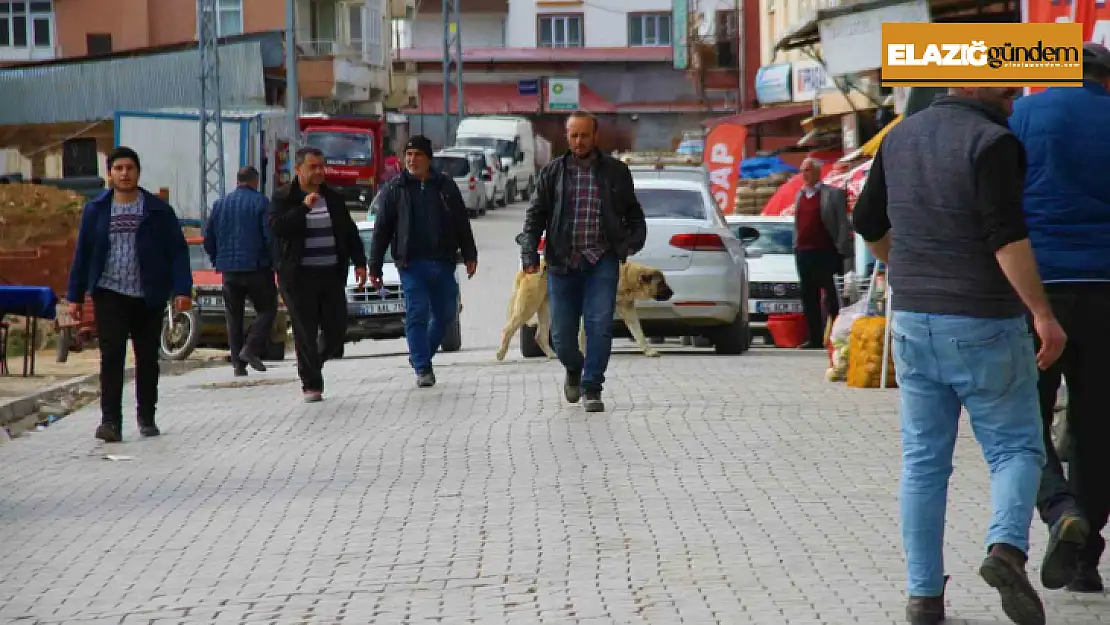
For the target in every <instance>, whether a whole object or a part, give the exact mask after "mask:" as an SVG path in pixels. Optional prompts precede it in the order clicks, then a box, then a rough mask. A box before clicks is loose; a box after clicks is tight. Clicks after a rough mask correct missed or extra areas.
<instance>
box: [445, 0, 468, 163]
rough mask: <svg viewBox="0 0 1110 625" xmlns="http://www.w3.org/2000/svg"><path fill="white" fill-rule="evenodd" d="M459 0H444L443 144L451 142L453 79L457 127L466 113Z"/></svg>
mask: <svg viewBox="0 0 1110 625" xmlns="http://www.w3.org/2000/svg"><path fill="white" fill-rule="evenodd" d="M460 26H461V24H460V20H459V0H443V146H444V147H447V145H449V144H450V143H451V81H452V79H454V81H455V93H456V96H457V101H458V107H457V109H456V119H455V127H456V128H458V124H459V122H461V121H462V118H463V116H464V115H465V106H464V105H463V78H462V70H463V67H462V65H463V63H462V34H461V33H460V30H461V28H460ZM452 48H454V50H455V72H454V76H452V72H451V49H452Z"/></svg>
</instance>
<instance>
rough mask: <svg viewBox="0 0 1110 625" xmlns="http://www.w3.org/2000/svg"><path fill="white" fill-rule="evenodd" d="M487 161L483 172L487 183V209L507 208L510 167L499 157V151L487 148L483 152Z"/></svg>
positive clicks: (483, 177)
mask: <svg viewBox="0 0 1110 625" xmlns="http://www.w3.org/2000/svg"><path fill="white" fill-rule="evenodd" d="M482 153H483V155H484V156H485V159H486V168H485V169H484V170H482V180H483V181H484V182H485V183H486V205H487V208H493V207H494V206H507V205H508V204H509V192H508V188H507V185H508V183H509V166H508V165H505V164H504V163H502V162H501V159H499V158H498V157H497V150H494V149H493V148H486V149H484V150H482Z"/></svg>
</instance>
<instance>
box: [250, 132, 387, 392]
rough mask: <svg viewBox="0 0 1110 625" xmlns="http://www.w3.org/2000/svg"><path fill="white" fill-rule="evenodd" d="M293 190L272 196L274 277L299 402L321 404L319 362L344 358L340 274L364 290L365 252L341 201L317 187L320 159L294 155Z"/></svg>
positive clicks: (304, 151)
mask: <svg viewBox="0 0 1110 625" xmlns="http://www.w3.org/2000/svg"><path fill="white" fill-rule="evenodd" d="M296 166H297V175H296V177H295V178H294V179H293V182H291V183H289V184H288V185H286V186H284V187H282V188H280V189H278V190H277V192H275V193H274V198H273V208H272V212H271V214H270V230H271V232H272V233H273V236H274V238H275V239H276V240H277V256H278V258H277V273H278V281H279V282H280V284H281V290H282V295H283V297H284V299H285V305H286V306H287V307H288V308H289V317H290V319H291V321H292V322H293V343H294V345H295V346H296V348H297V373H298V374H299V375H300V378H301V386H302V390H303V391H304V400H305V401H306V402H317V401H320V400H321V399H322V398H323V392H324V377H323V366H324V362H325V361H327V360H329V359H332V358H341V357H342V356H343V343H344V342H345V340H346V334H347V292H346V285H347V271H348V267H350V266H351V265H352V264H353V265H354V266H355V276H356V278H357V280H358V286H359V288H362V287H363V286H364V285H365V284H366V250H365V249H363V246H362V239H361V238H359V236H358V227H357V226H355V222H354V220H353V219H351V213H350V212H348V211H347V207H346V204H345V202H344V200H343V197H342V196H340V195H339V194H338V193H336V192H335V191H334V190H332V189H330V188H328V186H327V185H325V184H324V154H323V152H321V151H320V150H319V149H317V148H311V147H307V148H301V149H300V150H298V151H297V156H296Z"/></svg>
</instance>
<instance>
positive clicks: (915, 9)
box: [817, 0, 929, 76]
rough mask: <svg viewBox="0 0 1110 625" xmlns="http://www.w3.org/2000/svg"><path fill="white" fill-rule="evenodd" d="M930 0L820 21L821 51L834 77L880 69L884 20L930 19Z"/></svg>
mask: <svg viewBox="0 0 1110 625" xmlns="http://www.w3.org/2000/svg"><path fill="white" fill-rule="evenodd" d="M928 21H929V4H928V2H927V0H910V1H909V2H904V3H900V4H893V5H888V6H883V7H878V8H874V9H871V10H868V11H860V12H858V13H848V14H845V15H838V16H836V17H831V18H829V19H825V20H821V21H820V22H818V23H817V30H818V32H819V33H820V35H821V53H822V54H823V55H824V57H825V68H826V69H827V70H828V72H829V75H831V76H844V75H845V74H856V73H859V72H862V71H864V70H869V69H878V68H879V67H882V61H883V23H884V22H928Z"/></svg>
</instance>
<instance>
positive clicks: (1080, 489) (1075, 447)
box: [1037, 283, 1110, 566]
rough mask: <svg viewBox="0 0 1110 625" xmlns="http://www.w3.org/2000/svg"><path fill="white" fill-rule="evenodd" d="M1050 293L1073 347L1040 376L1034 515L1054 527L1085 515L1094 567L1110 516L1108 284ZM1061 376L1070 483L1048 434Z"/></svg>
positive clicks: (1086, 554) (1086, 555)
mask: <svg viewBox="0 0 1110 625" xmlns="http://www.w3.org/2000/svg"><path fill="white" fill-rule="evenodd" d="M1045 290H1046V291H1047V293H1048V298H1049V301H1050V302H1051V303H1052V311H1053V312H1054V313H1055V314H1056V318H1057V319H1059V321H1060V325H1061V326H1063V328H1064V332H1065V333H1066V334H1067V335H1068V343H1067V346H1066V347H1065V348H1064V354H1063V355H1062V356H1061V357H1060V359H1059V360H1057V361H1056V363H1055V364H1053V365H1052V366H1051V367H1049V368H1048V370H1047V371H1042V372H1041V376H1040V381H1039V383H1038V387H1039V390H1040V402H1041V420H1042V421H1043V422H1044V442H1045V454H1046V456H1047V462H1046V463H1045V468H1044V472H1043V473H1042V474H1041V486H1040V490H1039V491H1038V492H1037V510H1038V512H1039V513H1040V516H1041V519H1042V520H1043V521H1044V522H1045V523H1046V524H1048V525H1049V526H1051V525H1052V524H1054V523H1055V522H1056V521H1057V520H1059V518H1060V516H1061V515H1062V514H1064V513H1065V512H1069V511H1070V512H1080V513H1081V514H1082V515H1083V516H1084V518H1086V519H1087V522H1088V523H1090V525H1091V535H1090V537H1089V538H1088V539H1087V545H1086V546H1085V548H1084V550H1083V553H1082V555H1081V556H1080V559H1081V561H1082V562H1083V563H1084V564H1088V565H1091V566H1097V565H1098V561H1099V558H1100V557H1101V556H1102V551H1103V549H1105V547H1106V541H1105V539H1104V538H1103V537H1102V536H1101V535H1100V533H1101V531H1102V530H1103V528H1105V527H1106V522H1107V517H1108V516H1110V418H1108V415H1107V414H1106V395H1105V394H1104V393H1103V391H1104V390H1105V389H1103V388H1101V385H1102V384H1105V383H1106V371H1105V369H1104V367H1105V366H1106V364H1105V358H1106V354H1110V332H1107V331H1106V323H1107V320H1110V284H1098V283H1085V284H1083V283H1074V284H1048V285H1045ZM1038 342H1039V341H1038ZM1061 377H1063V378H1064V379H1065V380H1067V383H1068V431H1069V433H1070V437H1069V438H1071V444H1072V453H1071V459H1070V461H1069V462H1068V472H1067V475H1066V476H1065V473H1064V469H1063V466H1062V465H1061V463H1060V458H1059V456H1058V455H1057V454H1056V450H1055V449H1054V448H1053V446H1052V434H1051V429H1052V420H1053V417H1054V415H1053V407H1054V406H1055V405H1056V393H1057V392H1058V391H1059V389H1060V378H1061Z"/></svg>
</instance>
